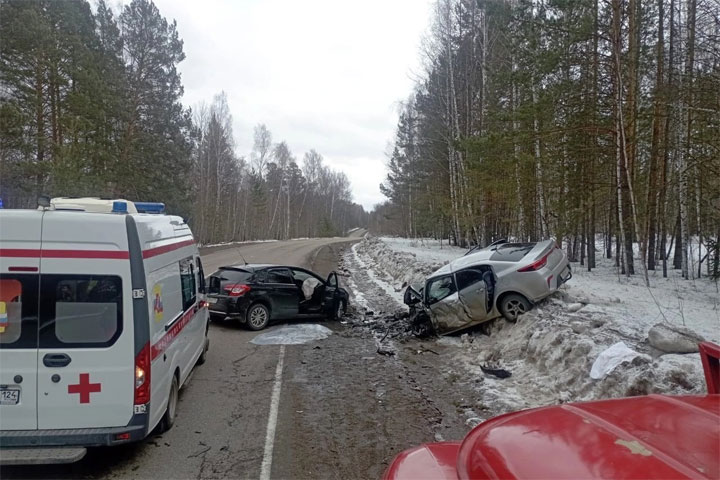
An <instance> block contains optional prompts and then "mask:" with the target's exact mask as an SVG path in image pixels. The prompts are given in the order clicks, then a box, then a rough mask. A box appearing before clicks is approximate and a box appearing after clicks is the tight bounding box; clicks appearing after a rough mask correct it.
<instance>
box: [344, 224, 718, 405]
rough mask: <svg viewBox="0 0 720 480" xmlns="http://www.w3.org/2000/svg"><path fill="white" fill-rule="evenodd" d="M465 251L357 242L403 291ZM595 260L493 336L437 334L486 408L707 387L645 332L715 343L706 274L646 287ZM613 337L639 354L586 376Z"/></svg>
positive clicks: (493, 329)
mask: <svg viewBox="0 0 720 480" xmlns="http://www.w3.org/2000/svg"><path fill="white" fill-rule="evenodd" d="M463 253H464V250H462V249H453V248H449V247H447V246H444V247H443V248H442V249H441V248H440V247H439V245H437V244H434V245H433V244H427V243H425V244H424V245H423V244H422V243H417V242H414V241H411V240H407V239H398V238H380V239H378V238H366V239H365V240H363V241H362V242H360V243H358V244H357V245H356V246H355V247H354V249H353V254H354V255H355V256H356V257H358V258H359V260H360V261H361V264H362V265H363V268H367V269H368V271H369V273H370V272H372V278H374V281H375V283H378V284H379V285H381V286H382V288H383V290H385V291H387V292H388V293H391V292H392V293H395V295H396V297H397V296H401V295H402V290H403V289H402V287H403V285H406V284H408V283H417V282H422V281H423V279H424V278H425V276H426V275H427V274H429V273H431V272H433V271H434V270H436V269H437V268H439V267H440V266H442V265H443V264H444V263H446V262H448V261H450V260H452V259H453V258H456V257H457V256H459V255H462V254H463ZM598 260H599V265H598V268H597V269H596V270H595V271H593V272H586V271H584V270H583V267H581V266H579V265H577V264H575V265H573V269H574V278H573V279H572V280H571V281H570V282H569V283H568V284H567V285H565V286H564V287H563V289H562V290H561V291H560V292H558V293H557V294H555V295H554V296H553V297H551V298H550V299H548V300H547V301H545V302H542V303H541V304H540V305H538V306H537V307H536V308H535V309H533V310H532V311H531V312H529V313H528V314H525V315H524V316H523V317H521V319H520V320H519V321H518V322H517V323H516V324H511V323H508V322H506V321H505V320H503V319H499V320H497V321H495V322H494V323H492V325H491V326H490V327H489V331H490V335H484V334H482V333H480V331H479V330H475V331H472V332H469V333H466V334H464V335H462V336H460V337H450V338H443V339H440V340H438V341H441V342H443V343H445V344H448V345H450V346H451V347H453V348H451V349H450V351H451V352H452V353H451V355H453V360H452V361H451V362H450V363H451V364H452V365H457V366H459V367H461V368H460V369H459V370H460V371H464V372H465V375H466V376H467V378H468V379H473V380H474V381H475V382H477V383H476V384H477V385H478V388H477V391H478V394H479V395H480V396H481V397H482V402H483V403H484V404H486V405H487V406H488V411H490V412H492V414H497V413H499V412H504V411H510V410H516V409H518V408H527V407H534V406H540V405H546V404H553V403H564V402H570V401H583V400H592V399H597V398H612V397H621V396H628V395H640V394H646V393H673V394H682V393H701V392H704V391H705V381H704V377H703V372H702V366H701V362H700V357H699V355H698V354H696V353H694V354H684V355H676V354H664V355H663V354H662V353H663V352H661V351H659V350H657V349H655V348H653V347H652V346H651V345H650V344H649V343H648V331H649V330H650V329H651V327H653V325H655V324H657V323H658V322H664V323H667V324H669V325H674V326H682V325H683V324H684V325H685V326H686V327H688V328H690V329H691V330H693V331H695V332H697V333H698V334H700V335H702V336H704V337H705V338H707V339H709V340H713V341H716V342H717V341H718V335H719V333H720V295H718V293H717V290H716V288H717V286H716V284H715V283H714V282H712V281H709V280H707V279H700V280H695V281H684V280H681V279H678V278H677V275H676V272H672V276H671V278H669V279H662V278H661V276H660V275H653V276H652V278H651V284H652V286H651V288H650V289H648V288H647V287H646V286H645V285H644V283H643V281H642V279H641V277H640V276H639V275H637V276H636V278H630V279H627V278H625V277H624V276H619V275H618V274H617V272H616V270H615V268H614V264H613V263H612V260H606V259H598ZM657 273H658V274H660V273H661V272H657ZM486 328H487V326H486ZM617 342H624V343H625V344H626V345H627V347H629V349H632V350H634V351H636V352H638V353H639V354H638V355H637V356H634V357H633V358H632V360H629V361H624V362H622V363H620V364H619V365H618V366H617V367H615V368H614V369H613V370H612V371H611V372H610V373H608V374H606V375H603V376H602V378H600V379H597V380H594V379H592V378H591V377H590V370H591V367H592V365H593V363H594V362H595V360H596V359H597V358H598V356H599V355H600V354H601V353H602V352H603V351H604V350H606V349H607V348H608V347H610V346H611V345H613V344H616V343H617ZM481 365H483V366H499V367H502V368H504V369H507V370H509V371H510V372H512V377H510V378H507V379H497V378H494V377H490V376H486V375H485V374H484V373H483V372H482V370H481V368H480V366H481Z"/></svg>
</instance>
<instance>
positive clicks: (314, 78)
mask: <svg viewBox="0 0 720 480" xmlns="http://www.w3.org/2000/svg"><path fill="white" fill-rule="evenodd" d="M154 1H155V4H156V5H157V6H158V8H159V9H160V12H161V13H162V15H163V16H165V17H166V18H168V19H173V18H174V19H176V20H177V23H178V30H179V32H180V36H181V38H182V39H183V41H184V42H185V47H184V48H185V54H186V57H187V58H186V59H185V61H183V62H182V63H181V64H180V72H181V73H182V79H183V84H184V86H185V96H184V98H183V102H184V103H185V104H186V105H187V106H195V105H197V104H198V103H199V102H201V101H206V102H208V103H209V102H210V101H211V100H212V97H213V95H215V94H216V93H219V92H220V91H222V90H224V91H225V92H226V93H227V96H228V102H229V104H230V110H231V112H232V114H233V119H234V130H235V132H234V133H235V141H236V144H237V153H238V155H243V156H246V157H247V156H248V155H249V153H250V150H251V148H252V136H253V127H254V126H255V125H257V124H258V123H264V124H266V125H267V127H268V128H269V129H270V131H271V132H272V134H273V141H275V142H279V141H281V140H285V141H286V142H287V143H288V145H289V147H290V149H291V150H292V152H293V153H294V154H295V156H296V157H297V159H298V163H301V161H302V156H303V154H304V153H305V152H306V151H308V150H310V149H311V148H314V149H315V150H317V151H318V152H319V153H320V154H322V155H323V156H324V157H325V159H326V163H327V164H328V165H330V166H331V167H332V168H334V169H339V170H342V171H344V172H345V173H346V174H347V176H348V178H349V179H350V182H351V184H352V188H353V195H354V200H355V201H356V202H357V203H360V204H362V205H363V206H365V208H366V209H368V210H369V209H371V208H372V206H373V205H374V204H376V203H379V202H381V201H383V200H384V197H383V196H382V194H381V193H380V190H379V188H378V185H379V184H380V182H382V181H383V179H384V178H385V164H386V163H387V157H386V151H387V147H388V144H389V142H390V141H391V140H392V139H393V136H394V131H395V126H396V122H397V109H398V103H399V102H400V101H404V100H405V99H407V97H408V96H409V95H410V93H411V91H412V87H413V85H414V78H416V77H417V74H418V73H419V70H420V66H419V65H420V60H419V58H420V42H421V38H422V36H423V34H424V32H425V31H426V29H427V27H428V22H429V18H430V10H431V1H432V0H360V1H358V0H224V1H220V0H215V1H209V0H205V1H202V2H198V1H196V0H182V1H180V0H154ZM123 3H129V0H123Z"/></svg>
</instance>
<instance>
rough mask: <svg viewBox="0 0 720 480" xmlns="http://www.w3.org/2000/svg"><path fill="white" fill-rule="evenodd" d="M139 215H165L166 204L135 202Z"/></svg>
mask: <svg viewBox="0 0 720 480" xmlns="http://www.w3.org/2000/svg"><path fill="white" fill-rule="evenodd" d="M134 203H135V208H136V209H137V211H138V213H156V214H161V213H165V204H164V203H161V202H134Z"/></svg>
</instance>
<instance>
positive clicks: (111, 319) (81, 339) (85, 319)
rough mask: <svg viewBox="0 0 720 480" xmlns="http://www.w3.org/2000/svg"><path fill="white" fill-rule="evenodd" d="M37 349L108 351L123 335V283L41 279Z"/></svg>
mask: <svg viewBox="0 0 720 480" xmlns="http://www.w3.org/2000/svg"><path fill="white" fill-rule="evenodd" d="M40 292H41V294H40V348H67V347H109V346H110V345H112V344H113V343H115V340H117V339H118V337H120V334H121V333H122V293H123V290H122V279H121V278H120V277H118V276H114V275H51V274H47V275H45V274H44V275H42V277H41V281H40Z"/></svg>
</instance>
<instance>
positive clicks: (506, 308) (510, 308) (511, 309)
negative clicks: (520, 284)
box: [499, 293, 530, 322]
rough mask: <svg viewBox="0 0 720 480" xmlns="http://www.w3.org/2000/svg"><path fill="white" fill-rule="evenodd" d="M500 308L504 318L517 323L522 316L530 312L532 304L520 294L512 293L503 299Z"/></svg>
mask: <svg viewBox="0 0 720 480" xmlns="http://www.w3.org/2000/svg"><path fill="white" fill-rule="evenodd" d="M499 307H500V313H502V315H503V317H505V318H506V319H508V320H510V321H511V322H515V321H517V319H518V317H519V316H520V315H522V314H523V313H525V312H527V311H528V310H530V302H528V301H527V299H526V298H525V297H523V296H522V295H520V294H517V293H511V294H509V295H505V296H504V297H503V298H502V300H501V301H500V305H499Z"/></svg>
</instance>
